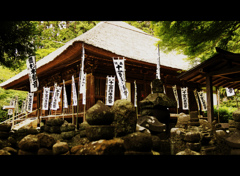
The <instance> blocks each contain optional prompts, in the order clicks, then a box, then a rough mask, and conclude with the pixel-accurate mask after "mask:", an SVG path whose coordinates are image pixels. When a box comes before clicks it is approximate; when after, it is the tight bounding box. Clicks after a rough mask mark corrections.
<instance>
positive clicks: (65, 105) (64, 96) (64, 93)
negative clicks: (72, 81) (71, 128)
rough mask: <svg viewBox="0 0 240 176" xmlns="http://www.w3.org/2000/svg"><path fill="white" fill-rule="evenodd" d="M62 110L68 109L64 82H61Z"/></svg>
mask: <svg viewBox="0 0 240 176" xmlns="http://www.w3.org/2000/svg"><path fill="white" fill-rule="evenodd" d="M63 108H68V101H67V93H66V87H65V80H63Z"/></svg>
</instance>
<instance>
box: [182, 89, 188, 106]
mask: <svg viewBox="0 0 240 176" xmlns="http://www.w3.org/2000/svg"><path fill="white" fill-rule="evenodd" d="M181 96H182V109H183V110H188V109H189V105H188V88H187V87H181Z"/></svg>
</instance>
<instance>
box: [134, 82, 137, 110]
mask: <svg viewBox="0 0 240 176" xmlns="http://www.w3.org/2000/svg"><path fill="white" fill-rule="evenodd" d="M134 87H135V92H134V107H137V83H136V80H134Z"/></svg>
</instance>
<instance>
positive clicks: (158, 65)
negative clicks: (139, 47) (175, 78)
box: [156, 45, 161, 79]
mask: <svg viewBox="0 0 240 176" xmlns="http://www.w3.org/2000/svg"><path fill="white" fill-rule="evenodd" d="M156 79H161V76H160V50H159V45H158V58H157V69H156Z"/></svg>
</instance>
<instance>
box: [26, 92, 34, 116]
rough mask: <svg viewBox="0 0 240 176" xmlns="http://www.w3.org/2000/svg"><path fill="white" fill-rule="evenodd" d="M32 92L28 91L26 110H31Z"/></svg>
mask: <svg viewBox="0 0 240 176" xmlns="http://www.w3.org/2000/svg"><path fill="white" fill-rule="evenodd" d="M33 98H34V93H28V101H27V111H28V112H32V107H33Z"/></svg>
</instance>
